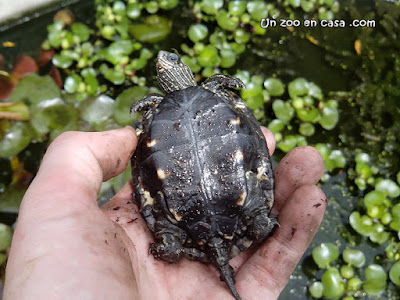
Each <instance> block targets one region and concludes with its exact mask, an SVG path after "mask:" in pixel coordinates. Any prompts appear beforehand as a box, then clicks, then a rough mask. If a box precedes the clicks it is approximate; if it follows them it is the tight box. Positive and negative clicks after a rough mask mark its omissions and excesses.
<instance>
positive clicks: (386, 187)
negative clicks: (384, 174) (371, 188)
mask: <svg viewBox="0 0 400 300" xmlns="http://www.w3.org/2000/svg"><path fill="white" fill-rule="evenodd" d="M375 190H377V191H380V192H382V193H385V194H386V195H388V196H389V197H391V198H397V197H398V196H400V187H399V186H398V185H397V183H396V182H394V181H393V180H390V179H383V180H381V181H379V182H378V183H377V184H376V185H375Z"/></svg>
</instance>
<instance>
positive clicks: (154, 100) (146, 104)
mask: <svg viewBox="0 0 400 300" xmlns="http://www.w3.org/2000/svg"><path fill="white" fill-rule="evenodd" d="M163 99H164V96H163V95H160V94H149V95H147V96H146V97H144V98H143V99H142V100H140V101H138V102H135V103H133V104H132V106H131V110H130V113H131V114H132V113H136V112H141V111H143V110H148V109H150V108H152V107H154V106H157V105H158V104H160V102H161V101H162V100H163Z"/></svg>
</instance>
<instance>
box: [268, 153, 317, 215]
mask: <svg viewBox="0 0 400 300" xmlns="http://www.w3.org/2000/svg"><path fill="white" fill-rule="evenodd" d="M324 170H325V167H324V160H323V159H322V157H321V154H320V153H319V152H318V150H316V149H315V148H313V147H310V146H302V147H297V148H294V149H293V150H292V151H290V152H289V153H288V154H286V156H285V157H284V158H283V159H282V160H281V161H280V163H279V165H278V166H277V167H276V168H275V170H274V175H275V192H274V194H275V202H274V207H273V211H272V212H273V213H274V214H279V211H280V210H281V209H282V207H283V206H284V205H285V201H286V199H288V198H289V197H290V195H291V194H292V193H293V192H294V191H295V190H296V189H297V188H298V187H300V186H303V185H314V184H316V183H317V182H318V181H319V180H320V179H321V177H322V175H323V174H324Z"/></svg>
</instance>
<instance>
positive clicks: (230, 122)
mask: <svg viewBox="0 0 400 300" xmlns="http://www.w3.org/2000/svg"><path fill="white" fill-rule="evenodd" d="M229 124H231V125H239V124H240V119H239V117H237V118H236V119H232V120H230V121H229Z"/></svg>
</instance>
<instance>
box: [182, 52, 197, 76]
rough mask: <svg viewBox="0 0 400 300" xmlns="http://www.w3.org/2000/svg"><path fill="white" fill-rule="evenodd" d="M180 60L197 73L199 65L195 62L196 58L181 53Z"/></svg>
mask: <svg viewBox="0 0 400 300" xmlns="http://www.w3.org/2000/svg"><path fill="white" fill-rule="evenodd" d="M181 60H182V62H183V63H184V64H186V65H188V66H189V68H190V70H192V72H193V73H197V72H199V71H200V70H201V66H200V65H199V64H198V63H197V59H196V58H194V57H193V58H191V57H189V56H187V55H183V56H182V57H181Z"/></svg>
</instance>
